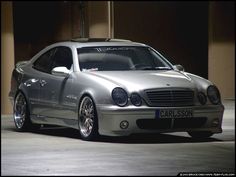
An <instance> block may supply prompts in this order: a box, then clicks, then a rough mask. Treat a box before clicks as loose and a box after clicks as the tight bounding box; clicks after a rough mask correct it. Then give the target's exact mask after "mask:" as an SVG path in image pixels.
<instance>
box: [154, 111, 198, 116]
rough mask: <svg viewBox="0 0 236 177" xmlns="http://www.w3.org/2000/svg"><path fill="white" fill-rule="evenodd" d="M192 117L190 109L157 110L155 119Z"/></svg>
mask: <svg viewBox="0 0 236 177" xmlns="http://www.w3.org/2000/svg"><path fill="white" fill-rule="evenodd" d="M188 117H193V110H192V109H158V110H156V118H188Z"/></svg>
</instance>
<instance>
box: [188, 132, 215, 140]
mask: <svg viewBox="0 0 236 177" xmlns="http://www.w3.org/2000/svg"><path fill="white" fill-rule="evenodd" d="M188 134H189V135H190V136H191V137H193V138H196V139H201V138H209V137H211V136H212V135H213V134H214V133H212V132H207V131H204V132H188Z"/></svg>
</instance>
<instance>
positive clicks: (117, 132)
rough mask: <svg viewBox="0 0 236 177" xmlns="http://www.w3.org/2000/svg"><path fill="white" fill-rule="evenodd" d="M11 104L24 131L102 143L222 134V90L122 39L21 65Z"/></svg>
mask: <svg viewBox="0 0 236 177" xmlns="http://www.w3.org/2000/svg"><path fill="white" fill-rule="evenodd" d="M9 97H10V99H11V100H12V103H13V110H14V113H13V117H14V122H15V126H16V129H17V130H18V131H25V130H31V129H34V128H39V127H40V125H44V124H49V125H59V126H66V127H71V128H75V129H78V130H79V132H80V134H81V138H82V139H83V140H92V139H95V138H96V137H98V135H109V136H126V135H130V134H132V133H167V132H188V134H189V135H191V136H192V137H194V138H206V137H210V136H212V135H213V134H215V133H221V132H222V128H221V125H222V117H223V112H224V106H223V105H222V103H221V98H220V93H219V90H218V89H217V87H216V86H215V85H214V84H213V83H211V82H210V81H208V80H206V79H204V78H201V77H199V76H196V75H193V74H190V73H187V72H184V69H183V67H182V66H181V65H172V64H171V63H170V62H169V61H168V60H167V59H165V58H164V57H163V56H162V55H161V54H160V53H159V52H157V51H156V50H155V49H153V48H152V47H150V46H148V45H145V44H141V43H136V42H132V41H128V40H120V39H95V38H94V39H86V38H81V39H75V40H71V41H67V42H60V43H55V44H53V45H50V46H48V47H46V48H45V49H43V50H42V51H40V52H39V53H38V54H36V55H35V56H34V57H33V58H32V59H31V60H29V61H23V62H18V63H17V64H16V66H15V69H14V70H13V73H12V80H11V91H10V93H9Z"/></svg>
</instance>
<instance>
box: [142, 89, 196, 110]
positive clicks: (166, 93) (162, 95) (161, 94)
mask: <svg viewBox="0 0 236 177" xmlns="http://www.w3.org/2000/svg"><path fill="white" fill-rule="evenodd" d="M146 95H147V98H148V103H149V106H157V107H164V106H166V107H175V106H193V103H194V92H193V91H192V90H158V91H150V90H149V91H148V90H147V91H146Z"/></svg>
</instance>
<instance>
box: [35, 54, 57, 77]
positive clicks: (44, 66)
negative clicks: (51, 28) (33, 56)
mask: <svg viewBox="0 0 236 177" xmlns="http://www.w3.org/2000/svg"><path fill="white" fill-rule="evenodd" d="M54 52H55V49H51V50H49V51H47V52H46V53H44V54H42V55H41V56H40V57H39V58H38V59H37V60H36V61H35V62H34V64H33V67H34V68H35V69H37V70H39V71H42V72H46V73H50V72H51V65H52V55H53V53H54Z"/></svg>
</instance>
